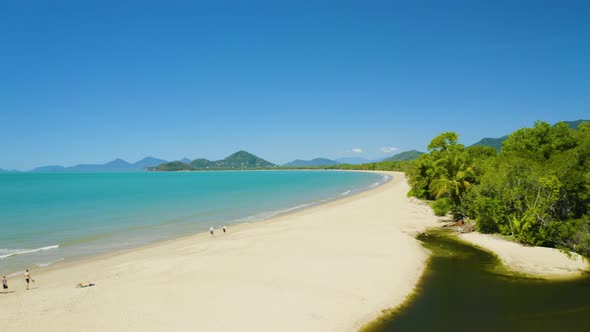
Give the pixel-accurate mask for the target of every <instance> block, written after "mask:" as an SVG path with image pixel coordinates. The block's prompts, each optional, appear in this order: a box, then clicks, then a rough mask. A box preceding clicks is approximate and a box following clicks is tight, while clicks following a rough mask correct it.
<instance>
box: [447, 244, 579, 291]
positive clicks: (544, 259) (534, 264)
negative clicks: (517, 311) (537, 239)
mask: <svg viewBox="0 0 590 332" xmlns="http://www.w3.org/2000/svg"><path fill="white" fill-rule="evenodd" d="M457 237H458V238H459V239H460V240H462V241H465V242H467V243H468V244H470V245H473V246H475V247H476V248H479V249H482V250H485V251H488V252H491V253H493V254H494V255H496V256H497V257H498V258H499V259H500V261H501V262H502V264H503V265H504V266H505V267H506V268H508V269H509V270H512V271H515V272H518V273H523V274H525V275H527V276H530V277H533V278H542V279H550V280H566V279H576V278H579V277H583V276H584V275H587V274H588V273H589V272H590V263H589V262H588V259H587V258H585V257H583V256H581V255H579V254H577V253H574V252H569V256H568V254H566V253H564V252H562V251H560V250H559V249H555V248H547V247H529V246H524V245H522V244H519V243H516V242H512V241H509V240H507V239H504V238H502V237H501V236H499V235H497V234H482V233H479V232H471V233H465V234H459V235H458V236H457Z"/></svg>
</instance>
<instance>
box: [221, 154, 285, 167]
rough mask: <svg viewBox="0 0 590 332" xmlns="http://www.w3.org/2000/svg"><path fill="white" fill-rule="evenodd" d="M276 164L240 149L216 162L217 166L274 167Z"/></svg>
mask: <svg viewBox="0 0 590 332" xmlns="http://www.w3.org/2000/svg"><path fill="white" fill-rule="evenodd" d="M274 166H275V164H273V163H271V162H268V161H266V160H264V159H262V158H259V157H257V156H255V155H253V154H251V153H249V152H246V151H238V152H236V153H234V154H232V155H231V156H229V157H227V158H225V159H223V160H218V161H216V162H215V167H217V168H237V169H243V168H266V167H274Z"/></svg>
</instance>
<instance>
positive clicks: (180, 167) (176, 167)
mask: <svg viewBox="0 0 590 332" xmlns="http://www.w3.org/2000/svg"><path fill="white" fill-rule="evenodd" d="M155 170H156V171H161V172H171V171H192V170H194V168H193V167H192V166H191V165H189V164H185V163H183V162H180V161H171V162H169V163H164V164H161V165H159V166H157V167H156V168H155Z"/></svg>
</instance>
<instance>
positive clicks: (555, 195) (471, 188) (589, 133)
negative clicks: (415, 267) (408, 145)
mask: <svg viewBox="0 0 590 332" xmlns="http://www.w3.org/2000/svg"><path fill="white" fill-rule="evenodd" d="M458 138H459V137H458V135H457V134H456V133H454V132H445V133H442V134H440V135H439V136H437V137H435V138H434V139H433V140H432V141H431V142H430V144H429V145H428V153H425V154H423V155H422V156H420V157H419V158H418V159H417V160H415V161H413V162H411V163H409V165H408V166H406V168H407V170H406V174H407V176H408V178H409V183H410V185H411V191H410V192H409V195H411V196H415V197H418V198H422V199H428V200H431V201H432V207H433V209H434V211H435V213H437V214H438V215H445V214H447V213H449V212H450V213H451V214H452V215H453V216H454V217H455V219H457V220H464V219H466V218H468V219H470V220H473V221H474V222H475V225H476V227H477V228H478V230H479V231H481V232H483V233H500V234H503V235H507V236H511V237H513V238H515V239H516V240H518V241H520V242H522V243H525V244H530V245H541V246H549V247H557V248H563V249H568V250H572V251H575V252H578V253H580V254H583V255H585V256H590V215H589V203H590V122H583V123H581V124H580V125H579V126H578V128H577V129H572V128H570V126H568V125H567V124H565V123H558V124H556V125H554V126H551V125H549V124H547V123H545V122H536V123H535V125H534V126H533V127H532V128H522V129H519V130H517V131H515V132H514V133H512V134H511V135H510V136H509V137H508V138H507V139H506V140H505V141H504V142H503V144H502V147H501V149H500V151H497V150H496V149H495V148H492V147H486V146H471V147H465V146H464V145H463V144H460V143H459V142H458Z"/></svg>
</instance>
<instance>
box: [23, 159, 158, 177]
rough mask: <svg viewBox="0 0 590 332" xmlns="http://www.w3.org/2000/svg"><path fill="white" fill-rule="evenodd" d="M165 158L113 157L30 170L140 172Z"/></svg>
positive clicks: (52, 171)
mask: <svg viewBox="0 0 590 332" xmlns="http://www.w3.org/2000/svg"><path fill="white" fill-rule="evenodd" d="M165 162H166V160H163V159H158V158H154V157H145V158H143V159H141V160H140V161H138V162H135V163H133V164H131V163H129V162H127V161H125V160H123V159H115V160H113V161H110V162H108V163H106V164H79V165H76V166H71V167H64V166H57V165H52V166H43V167H37V168H35V169H33V170H32V172H40V173H41V172H42V173H55V172H142V171H144V170H145V169H146V168H149V167H156V166H158V165H160V164H162V163H165Z"/></svg>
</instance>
